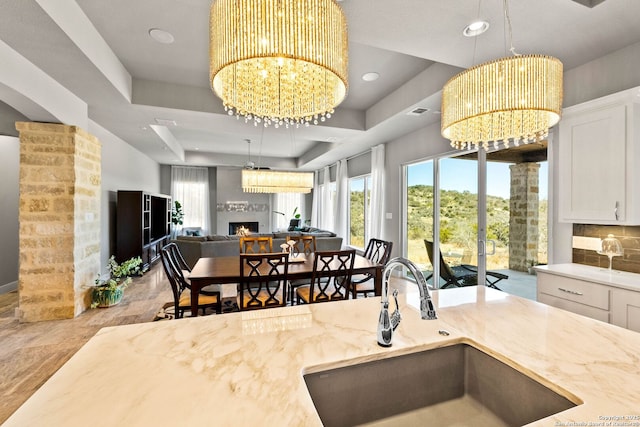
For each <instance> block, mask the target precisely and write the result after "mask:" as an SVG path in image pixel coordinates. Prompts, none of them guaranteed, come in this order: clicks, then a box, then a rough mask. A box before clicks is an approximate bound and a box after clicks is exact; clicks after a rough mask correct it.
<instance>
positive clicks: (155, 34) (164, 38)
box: [149, 28, 175, 44]
mask: <svg viewBox="0 0 640 427" xmlns="http://www.w3.org/2000/svg"><path fill="white" fill-rule="evenodd" d="M149 36H150V37H151V38H152V39H154V40H155V41H157V42H158V43H164V44H171V43H173V41H174V40H175V39H174V38H173V34H171V33H170V32H168V31H165V30H161V29H160V28H152V29H150V30H149Z"/></svg>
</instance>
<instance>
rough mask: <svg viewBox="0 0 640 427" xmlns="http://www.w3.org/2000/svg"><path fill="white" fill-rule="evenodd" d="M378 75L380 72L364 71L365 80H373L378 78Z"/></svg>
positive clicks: (363, 77) (363, 78)
mask: <svg viewBox="0 0 640 427" xmlns="http://www.w3.org/2000/svg"><path fill="white" fill-rule="evenodd" d="M378 77H380V74H378V73H376V72H373V71H372V72H370V73H364V74H363V75H362V80H364V81H365V82H372V81H374V80H378Z"/></svg>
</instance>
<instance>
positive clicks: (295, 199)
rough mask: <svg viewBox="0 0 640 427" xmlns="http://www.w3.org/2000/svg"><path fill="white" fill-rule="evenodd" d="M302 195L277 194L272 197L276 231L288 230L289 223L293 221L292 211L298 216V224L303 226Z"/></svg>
mask: <svg viewBox="0 0 640 427" xmlns="http://www.w3.org/2000/svg"><path fill="white" fill-rule="evenodd" d="M303 202H304V200H303V195H302V194H300V193H277V194H274V195H273V211H274V213H275V217H276V224H275V229H276V230H286V229H287V228H289V221H290V220H292V219H294V211H295V212H296V214H300V224H299V226H303V225H304V222H305V219H307V218H306V217H305V212H304V203H303Z"/></svg>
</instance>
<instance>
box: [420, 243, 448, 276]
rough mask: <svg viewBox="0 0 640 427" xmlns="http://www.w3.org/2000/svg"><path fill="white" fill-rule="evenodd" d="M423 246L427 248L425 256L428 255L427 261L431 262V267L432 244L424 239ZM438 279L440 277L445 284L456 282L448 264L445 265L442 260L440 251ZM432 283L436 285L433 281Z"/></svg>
mask: <svg viewBox="0 0 640 427" xmlns="http://www.w3.org/2000/svg"><path fill="white" fill-rule="evenodd" d="M424 245H425V247H426V248H427V255H429V261H431V265H433V242H432V241H430V240H427V239H424ZM440 277H442V278H443V279H444V280H446V281H447V282H450V281H451V280H454V281H455V280H456V274H455V273H454V272H453V270H452V269H451V267H450V266H449V264H447V263H446V261H445V260H444V258H443V257H442V251H440ZM434 283H437V282H436V281H434Z"/></svg>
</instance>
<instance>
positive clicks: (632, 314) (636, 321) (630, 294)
mask: <svg viewBox="0 0 640 427" xmlns="http://www.w3.org/2000/svg"><path fill="white" fill-rule="evenodd" d="M611 323H612V324H614V325H617V326H622V327H623V328H627V329H631V330H632V331H636V332H640V292H634V291H628V290H626V289H614V290H613V291H611Z"/></svg>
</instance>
